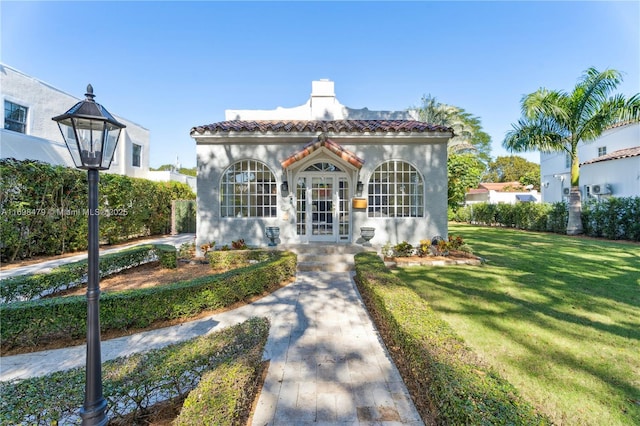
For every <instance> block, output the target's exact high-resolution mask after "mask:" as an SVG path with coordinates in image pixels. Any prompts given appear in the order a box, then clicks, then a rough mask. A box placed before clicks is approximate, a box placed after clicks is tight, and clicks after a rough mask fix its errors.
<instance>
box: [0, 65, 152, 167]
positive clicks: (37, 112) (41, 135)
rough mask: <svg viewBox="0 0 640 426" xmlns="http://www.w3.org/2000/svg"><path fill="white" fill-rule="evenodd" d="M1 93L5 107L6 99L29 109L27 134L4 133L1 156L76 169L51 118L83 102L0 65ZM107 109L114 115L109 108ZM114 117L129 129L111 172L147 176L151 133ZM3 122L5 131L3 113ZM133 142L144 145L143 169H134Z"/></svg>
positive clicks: (117, 149)
mask: <svg viewBox="0 0 640 426" xmlns="http://www.w3.org/2000/svg"><path fill="white" fill-rule="evenodd" d="M0 90H1V98H2V99H1V101H2V107H3V108H4V101H5V100H7V101H9V102H13V103H15V104H18V105H21V106H24V107H27V108H28V111H27V126H26V127H27V128H26V133H24V134H23V133H18V132H13V131H10V130H3V131H2V134H1V136H2V151H1V152H0V155H1V156H2V157H5V158H6V157H13V158H16V159H19V160H25V159H34V160H40V161H46V162H48V163H51V164H57V165H64V166H68V167H74V164H73V160H72V159H71V155H70V154H69V153H68V151H67V152H66V153H65V152H64V150H66V145H65V143H64V140H63V139H62V135H61V134H60V130H59V129H58V125H57V124H56V122H55V121H53V120H52V119H51V118H52V117H55V116H57V115H60V114H62V113H64V112H65V111H67V110H68V109H69V108H71V107H72V106H74V105H75V104H76V103H77V102H79V101H80V100H81V99H79V98H76V97H74V96H71V95H70V94H68V93H65V92H63V91H61V90H59V89H56V88H55V87H53V86H50V85H49V84H47V83H44V82H42V81H40V80H38V79H36V78H33V77H31V76H28V75H26V74H24V73H22V72H20V71H18V70H16V69H14V68H11V67H9V66H7V65H4V64H0ZM97 95H98V96H97V97H96V101H97V102H98V103H100V100H99V95H100V93H99V91H98V93H97ZM104 106H105V107H106V108H107V110H109V112H111V113H112V114H113V111H111V110H110V109H109V107H108V105H104ZM114 117H116V119H117V120H118V121H120V122H122V123H123V124H125V125H126V126H127V127H126V128H125V129H124V130H123V131H122V134H121V135H120V139H119V141H118V147H117V148H116V152H115V154H114V160H113V162H112V164H111V168H110V169H109V172H110V173H117V174H125V175H128V176H134V177H145V176H146V174H147V172H148V170H149V130H147V129H145V128H144V127H142V126H140V125H138V124H136V123H134V122H132V121H129V120H126V119H123V118H121V117H119V116H117V115H115V114H114ZM0 120H1V121H2V123H0V124H1V125H2V126H1V127H2V129H4V114H2V116H1V117H0ZM133 143H136V144H138V145H141V146H142V158H141V163H140V167H132V166H131V149H132V148H131V146H132V144H133ZM61 147H62V148H64V150H61V149H60V148H61Z"/></svg>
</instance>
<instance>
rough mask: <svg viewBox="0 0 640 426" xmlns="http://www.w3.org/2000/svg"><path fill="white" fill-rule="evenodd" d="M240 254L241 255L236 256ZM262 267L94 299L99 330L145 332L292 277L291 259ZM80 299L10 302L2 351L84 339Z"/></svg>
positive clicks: (3, 313)
mask: <svg viewBox="0 0 640 426" xmlns="http://www.w3.org/2000/svg"><path fill="white" fill-rule="evenodd" d="M237 253H241V252H237ZM270 253H271V255H270V257H269V261H268V262H262V263H259V264H255V265H252V266H248V267H245V268H240V269H236V270H233V271H229V272H226V273H224V274H217V275H210V276H205V277H200V278H195V279H193V280H189V281H181V282H177V283H174V284H170V285H166V286H160V287H150V288H141V289H136V290H128V291H123V292H114V293H104V294H103V295H101V297H100V329H101V330H102V332H105V331H107V330H129V329H132V328H133V329H135V328H145V327H148V326H149V325H151V324H152V323H154V322H156V321H165V320H172V319H178V318H189V317H192V316H194V315H197V314H199V313H201V312H203V311H206V310H213V309H219V308H222V307H225V306H228V305H230V304H232V303H235V302H238V301H241V300H245V299H247V298H249V297H251V296H255V295H259V294H262V293H263V292H264V291H267V290H270V289H274V288H276V287H277V286H279V285H280V283H282V282H283V281H285V280H286V279H288V278H290V277H292V276H294V275H295V273H296V255H295V254H293V253H290V252H270ZM86 303H87V302H86V298H85V297H84V296H70V297H56V298H50V299H39V300H32V301H27V302H14V303H9V304H6V305H4V306H3V308H2V310H0V322H1V323H2V327H1V328H0V341H1V344H2V348H3V350H9V349H12V348H17V347H21V348H30V347H34V346H37V345H42V344H48V343H50V342H53V341H55V340H57V339H59V338H61V337H64V338H71V339H79V338H83V337H84V336H85V335H86V315H87V308H86Z"/></svg>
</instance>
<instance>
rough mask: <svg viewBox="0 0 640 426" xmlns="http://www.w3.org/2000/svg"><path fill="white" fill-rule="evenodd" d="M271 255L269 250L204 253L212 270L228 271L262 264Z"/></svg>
mask: <svg viewBox="0 0 640 426" xmlns="http://www.w3.org/2000/svg"><path fill="white" fill-rule="evenodd" d="M273 253H274V252H273V251H271V250H215V251H209V252H207V253H205V256H206V258H207V259H208V260H209V264H210V265H211V268H213V269H214V270H216V271H229V270H231V269H236V268H242V267H245V266H249V265H251V264H254V263H258V262H264V261H265V260H267V259H269V258H270V257H271V256H272V255H273Z"/></svg>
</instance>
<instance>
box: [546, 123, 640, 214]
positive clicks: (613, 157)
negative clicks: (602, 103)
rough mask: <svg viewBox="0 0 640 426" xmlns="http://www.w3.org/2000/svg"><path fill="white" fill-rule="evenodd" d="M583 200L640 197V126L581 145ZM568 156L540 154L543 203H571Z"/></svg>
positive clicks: (619, 128) (628, 126)
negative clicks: (569, 201)
mask: <svg viewBox="0 0 640 426" xmlns="http://www.w3.org/2000/svg"><path fill="white" fill-rule="evenodd" d="M578 158H579V160H580V161H581V163H580V190H581V192H582V199H583V200H588V199H594V198H596V199H599V198H604V197H611V196H613V197H639V196H640V123H638V122H636V123H624V124H621V125H617V126H614V127H611V128H609V129H608V130H606V131H605V132H604V133H603V134H602V135H601V136H600V137H599V138H598V139H597V140H595V141H593V142H590V143H588V144H583V143H581V144H580V145H579V146H578ZM570 173H571V159H570V158H569V155H568V154H565V153H560V152H553V153H544V152H543V153H541V154H540V176H541V179H542V182H541V188H542V200H543V201H544V202H549V203H552V202H558V201H567V200H568V197H569V190H570V187H571V182H570V181H571V178H570Z"/></svg>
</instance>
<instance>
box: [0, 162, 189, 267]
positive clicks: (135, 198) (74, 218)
mask: <svg viewBox="0 0 640 426" xmlns="http://www.w3.org/2000/svg"><path fill="white" fill-rule="evenodd" d="M87 190H88V185H87V174H86V173H84V172H81V171H80V170H77V169H73V168H68V167H62V166H52V165H50V164H46V163H42V162H39V161H33V160H24V161H18V160H15V159H12V158H3V159H0V212H1V214H2V221H0V241H2V245H1V246H0V260H1V261H3V262H8V261H9V262H10V261H14V260H16V259H26V258H30V257H33V256H36V255H56V254H62V253H68V252H73V251H77V250H84V249H86V248H87V232H88V225H87V199H88V195H87ZM99 191H100V205H99V209H100V237H101V240H102V241H104V242H107V243H110V244H113V243H115V242H119V241H123V240H127V239H130V238H133V237H138V236H143V235H155V234H164V233H168V232H169V230H170V227H171V201H172V200H176V199H195V194H194V193H193V191H191V189H190V188H189V186H188V185H186V184H183V183H179V182H152V181H149V180H146V179H138V178H131V177H128V176H120V175H114V174H108V173H105V174H101V175H100V182H99Z"/></svg>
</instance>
